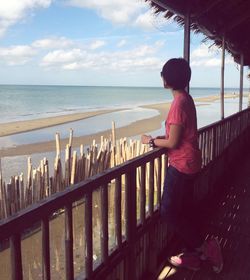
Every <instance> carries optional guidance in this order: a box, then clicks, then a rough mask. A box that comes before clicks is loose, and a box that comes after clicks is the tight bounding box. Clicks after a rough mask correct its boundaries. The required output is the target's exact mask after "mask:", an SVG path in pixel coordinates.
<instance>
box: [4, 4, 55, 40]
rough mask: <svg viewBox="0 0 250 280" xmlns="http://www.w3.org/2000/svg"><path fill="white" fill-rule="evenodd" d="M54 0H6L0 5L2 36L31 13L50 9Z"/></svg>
mask: <svg viewBox="0 0 250 280" xmlns="http://www.w3.org/2000/svg"><path fill="white" fill-rule="evenodd" d="M52 1H53V0H4V1H1V2H3V3H1V4H0V36H2V35H3V34H4V33H5V32H6V30H7V29H8V28H9V27H10V26H12V25H14V24H15V23H17V22H18V21H20V20H22V19H23V18H25V17H26V16H27V15H28V14H29V13H30V11H33V10H35V9H39V8H48V7H49V6H50V4H51V3H52Z"/></svg>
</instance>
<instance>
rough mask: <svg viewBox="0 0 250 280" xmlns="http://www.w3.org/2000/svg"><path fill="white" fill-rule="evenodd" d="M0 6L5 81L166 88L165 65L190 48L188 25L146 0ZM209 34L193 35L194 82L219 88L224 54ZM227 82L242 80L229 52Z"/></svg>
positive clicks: (17, 1)
mask: <svg viewBox="0 0 250 280" xmlns="http://www.w3.org/2000/svg"><path fill="white" fill-rule="evenodd" d="M0 4H1V5H0V84H39V85H58V84H60V85H96V86H102V85H106V86H161V79H160V74H159V73H160V71H161V67H162V65H163V64H164V62H165V61H166V60H168V59H169V58H171V57H181V56H182V53H183V51H182V49H183V29H182V28H181V27H179V26H177V25H176V24H175V23H174V22H170V21H168V22H167V21H166V20H165V19H164V18H163V15H158V16H155V15H153V14H152V11H151V10H150V9H149V7H148V5H147V4H146V3H144V1H142V0H138V1H136V0H126V1H125V0H8V1H5V0H0ZM202 39H203V35H195V34H192V35H191V67H192V72H193V75H192V80H191V86H196V87H219V86H220V63H221V52H220V50H218V49H216V48H214V47H210V46H211V45H212V42H208V43H206V44H203V43H202ZM246 74H247V68H245V72H244V76H246ZM248 85H249V81H247V79H246V78H244V86H245V87H248ZM225 86H226V87H238V86H239V67H238V66H237V64H235V63H234V61H233V59H232V58H231V57H230V55H228V54H227V55H226V67H225Z"/></svg>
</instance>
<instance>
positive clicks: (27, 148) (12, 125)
mask: <svg viewBox="0 0 250 280" xmlns="http://www.w3.org/2000/svg"><path fill="white" fill-rule="evenodd" d="M225 98H226V99H234V98H238V94H233V93H232V94H226V95H225ZM194 100H195V102H196V106H197V107H198V106H206V105H208V104H210V103H212V102H215V101H218V100H220V96H219V95H213V96H207V97H197V98H194ZM170 104H171V102H165V103H162V102H161V103H156V104H150V105H144V106H140V107H141V108H145V109H151V110H156V111H157V112H158V113H157V115H156V116H154V117H150V118H147V117H146V118H145V119H142V120H138V121H134V122H132V123H130V124H128V125H125V126H122V127H119V128H116V137H117V139H120V138H123V137H133V136H137V135H141V134H145V133H150V132H152V131H156V130H159V129H161V126H162V122H163V121H164V120H165V118H166V115H167V112H168V110H169V107H170ZM117 111H118V112H119V111H122V108H119V109H109V110H108V109H107V110H98V111H91V112H82V113H74V114H68V115H61V116H55V117H48V118H40V119H35V120H24V121H15V122H9V123H1V124H0V136H6V135H14V134H16V133H23V132H27V131H35V130H38V129H41V128H48V127H51V126H56V125H59V124H64V123H69V122H74V121H78V120H86V119H89V118H93V117H96V116H100V115H104V114H108V113H112V112H117ZM110 127H111V124H110ZM163 133H164V131H163ZM110 134H111V129H108V130H107V129H106V130H103V131H100V132H97V133H94V134H91V135H84V136H74V140H73V147H79V146H80V145H81V144H83V145H84V146H86V145H90V144H91V142H92V141H93V139H95V140H96V142H97V143H98V142H99V140H100V138H101V136H104V137H107V138H108V137H109V136H110ZM67 143H68V139H67V138H65V139H61V148H62V149H64V148H65V146H66V144H67ZM55 149H56V147H55V141H54V140H50V141H42V142H37V143H31V144H24V145H18V146H15V147H8V148H0V157H11V156H18V155H30V154H35V153H41V152H51V151H55Z"/></svg>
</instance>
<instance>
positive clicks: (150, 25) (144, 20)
mask: <svg viewBox="0 0 250 280" xmlns="http://www.w3.org/2000/svg"><path fill="white" fill-rule="evenodd" d="M158 17H159V18H160V16H159V15H158ZM157 19H158V18H157V16H156V15H155V14H154V12H153V11H152V10H149V11H147V12H145V13H142V14H140V15H138V17H137V18H136V20H135V22H134V25H135V26H138V27H140V28H142V29H146V30H154V29H155V25H156V24H157V23H156V22H157ZM166 22H167V21H166V20H165V23H166Z"/></svg>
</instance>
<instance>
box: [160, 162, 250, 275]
mask: <svg viewBox="0 0 250 280" xmlns="http://www.w3.org/2000/svg"><path fill="white" fill-rule="evenodd" d="M237 169H238V170H237V171H235V173H234V174H233V175H232V174H230V172H232V171H231V170H230V171H229V174H230V182H228V183H226V184H225V192H224V193H223V195H221V196H220V197H219V199H218V205H219V206H218V208H217V209H216V211H214V213H213V215H212V217H213V218H212V219H210V221H209V223H207V225H206V226H205V232H206V233H207V235H208V236H211V235H214V236H217V237H218V239H219V241H220V244H221V247H222V254H223V257H224V268H223V270H222V272H221V273H220V274H216V273H214V272H213V271H212V268H211V265H210V264H209V263H208V262H206V261H204V262H202V265H201V269H200V270H199V271H197V272H193V271H189V270H187V269H183V268H178V269H176V268H173V267H170V266H169V265H168V264H166V266H165V267H164V269H163V270H162V271H161V274H160V275H159V277H158V280H159V279H169V280H174V279H178V280H179V279H180V280H181V279H186V280H189V279H192V280H198V279H199V280H216V279H220V280H236V279H237V280H248V279H250V265H249V263H250V261H249V259H250V158H248V159H247V160H246V161H245V162H243V163H242V162H239V163H238V168H237ZM228 181H229V180H228Z"/></svg>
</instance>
